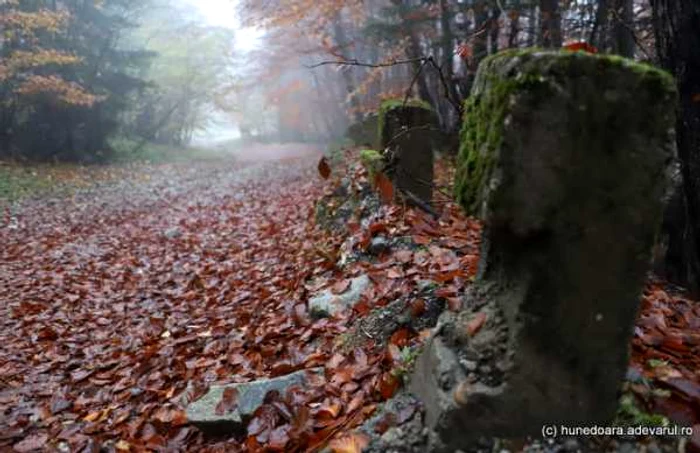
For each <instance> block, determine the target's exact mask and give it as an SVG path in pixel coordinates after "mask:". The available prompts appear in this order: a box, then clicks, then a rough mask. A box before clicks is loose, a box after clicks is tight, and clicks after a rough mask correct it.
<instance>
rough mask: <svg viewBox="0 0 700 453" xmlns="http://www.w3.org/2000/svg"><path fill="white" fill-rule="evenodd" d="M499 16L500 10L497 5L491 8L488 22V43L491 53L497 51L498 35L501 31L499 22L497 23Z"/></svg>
mask: <svg viewBox="0 0 700 453" xmlns="http://www.w3.org/2000/svg"><path fill="white" fill-rule="evenodd" d="M500 16H501V10H500V9H498V8H497V7H495V8H491V19H490V22H491V23H490V24H489V29H490V31H489V35H490V36H489V39H490V41H491V42H490V44H491V52H490V53H491V55H493V54H495V53H498V36H499V35H500V33H501V24H500V23H499V19H500Z"/></svg>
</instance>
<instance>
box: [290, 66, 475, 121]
mask: <svg viewBox="0 0 700 453" xmlns="http://www.w3.org/2000/svg"><path fill="white" fill-rule="evenodd" d="M418 62H420V63H421V66H420V68H419V69H418V72H417V74H416V75H415V76H414V80H413V81H412V82H411V86H410V87H409V90H410V89H411V88H413V85H414V84H415V83H416V81H417V80H418V76H419V75H420V73H421V71H422V70H423V67H424V66H425V65H426V64H430V65H431V66H432V67H433V68H435V70H436V71H437V73H438V76H439V78H440V82H441V83H442V87H443V89H444V91H445V98H446V99H447V100H448V102H449V103H450V105H452V107H454V109H455V110H456V111H457V113H458V114H459V116H460V117H461V116H462V113H463V111H462V106H461V105H460V103H459V101H457V100H455V99H452V97H451V96H450V89H449V86H448V84H447V80H445V74H444V73H443V72H442V68H441V67H440V65H439V64H437V62H435V59H434V58H433V57H432V56H429V57H418V58H410V59H407V60H393V61H389V62H387V63H364V62H361V61H359V60H330V61H322V62H320V63H316V64H313V65H304V66H305V67H306V68H307V69H315V68H318V67H321V66H328V65H338V66H361V67H365V68H387V67H391V66H397V65H402V64H413V63H418Z"/></svg>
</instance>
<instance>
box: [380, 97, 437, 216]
mask: <svg viewBox="0 0 700 453" xmlns="http://www.w3.org/2000/svg"><path fill="white" fill-rule="evenodd" d="M438 130H439V129H438V125H437V117H436V115H435V112H434V111H433V110H432V108H431V107H430V106H429V105H428V104H427V103H425V102H422V101H417V100H410V101H409V102H407V103H404V102H403V101H402V100H391V101H385V102H384V103H383V104H382V107H381V110H380V113H379V134H380V138H381V147H382V149H383V150H384V153H385V156H389V176H390V177H391V179H392V182H393V183H394V187H395V188H396V189H397V190H396V193H397V195H400V196H402V198H403V199H405V200H406V201H408V202H413V203H418V204H421V203H422V204H425V205H428V206H430V205H431V204H432V197H433V188H432V184H433V151H434V147H435V143H436V137H437V132H438Z"/></svg>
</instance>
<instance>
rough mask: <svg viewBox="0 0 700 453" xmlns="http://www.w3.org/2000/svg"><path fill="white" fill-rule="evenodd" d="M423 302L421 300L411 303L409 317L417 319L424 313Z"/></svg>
mask: <svg viewBox="0 0 700 453" xmlns="http://www.w3.org/2000/svg"><path fill="white" fill-rule="evenodd" d="M426 309H427V308H426V306H425V301H424V300H423V299H415V300H414V301H413V302H411V316H413V317H414V318H417V317H419V316H421V315H422V314H423V313H425V311H426Z"/></svg>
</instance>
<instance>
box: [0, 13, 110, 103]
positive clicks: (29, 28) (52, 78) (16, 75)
mask: <svg viewBox="0 0 700 453" xmlns="http://www.w3.org/2000/svg"><path fill="white" fill-rule="evenodd" d="M17 4H18V2H17V1H16V0H8V1H6V2H5V5H6V6H9V7H10V8H9V9H7V10H6V11H4V12H2V13H0V26H2V28H3V31H4V39H5V45H6V46H7V47H8V48H10V49H12V48H13V47H19V46H15V44H17V43H19V42H22V43H24V44H26V43H29V44H32V45H33V48H30V49H29V50H26V49H23V50H14V51H13V52H11V53H10V55H9V56H8V57H6V58H5V59H4V60H3V61H2V62H1V63H0V82H3V83H8V82H9V85H10V87H11V89H12V91H13V92H14V93H15V94H18V95H21V96H32V95H37V94H49V95H52V96H54V98H53V99H55V100H56V101H57V102H60V103H64V104H68V105H75V106H84V107H89V106H92V105H93V104H94V103H95V102H98V101H100V100H102V99H103V97H100V96H96V95H94V94H91V93H89V92H88V91H87V90H86V89H85V88H84V87H82V86H80V85H79V84H78V83H75V82H71V81H68V80H65V79H64V78H62V77H61V76H59V75H56V74H48V75H47V74H46V69H47V68H50V67H57V66H67V65H74V64H79V63H80V62H81V61H82V60H81V58H79V57H77V56H75V55H72V54H70V53H66V52H63V51H60V50H56V49H45V48H42V47H39V45H38V41H39V40H38V38H37V33H39V32H49V33H60V32H61V30H62V29H63V27H64V26H65V25H66V23H67V22H68V19H69V18H70V16H69V15H68V14H67V13H66V12H53V11H48V10H39V11H35V12H26V11H20V10H18V9H15V8H14V7H15V6H17ZM22 47H24V46H22ZM39 68H41V69H42V74H35V73H34V72H33V71H34V70H36V69H39Z"/></svg>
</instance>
